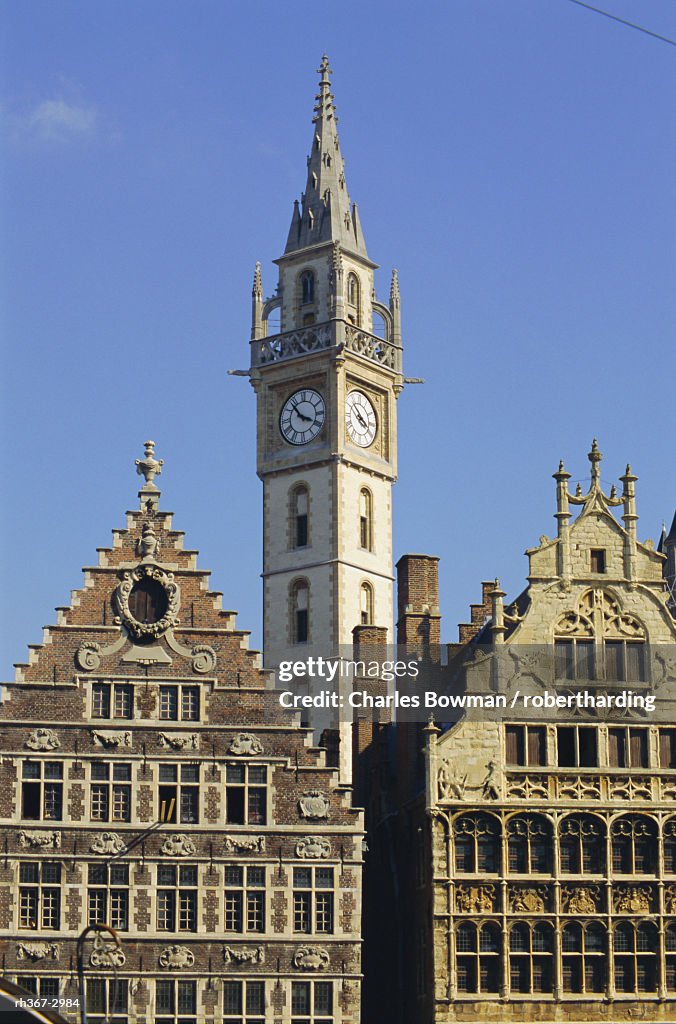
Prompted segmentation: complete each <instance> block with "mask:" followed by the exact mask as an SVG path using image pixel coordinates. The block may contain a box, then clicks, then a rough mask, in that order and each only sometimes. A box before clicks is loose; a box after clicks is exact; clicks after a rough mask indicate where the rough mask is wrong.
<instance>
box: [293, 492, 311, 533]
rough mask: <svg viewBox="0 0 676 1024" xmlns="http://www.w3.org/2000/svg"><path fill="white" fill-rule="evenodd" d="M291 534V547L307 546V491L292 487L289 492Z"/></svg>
mask: <svg viewBox="0 0 676 1024" xmlns="http://www.w3.org/2000/svg"><path fill="white" fill-rule="evenodd" d="M291 534H292V547H294V548H306V547H307V546H308V536H309V535H308V489H307V487H305V486H303V487H294V489H293V490H292V492H291Z"/></svg>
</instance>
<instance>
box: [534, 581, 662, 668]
mask: <svg viewBox="0 0 676 1024" xmlns="http://www.w3.org/2000/svg"><path fill="white" fill-rule="evenodd" d="M554 663H555V675H556V678H557V679H579V680H583V679H606V680H608V681H610V682H645V681H646V680H647V678H648V675H647V672H648V668H647V659H646V635H645V630H644V629H643V627H642V626H641V624H640V623H639V622H638V621H637V619H635V618H634V617H633V616H631V615H627V614H626V613H624V612H623V611H622V609H621V607H620V604H619V602H618V601H617V600H616V599H615V598H614V597H613V596H612V595H611V594H609V593H608V592H607V591H605V590H587V591H585V593H584V594H583V595H582V596H581V598H580V600H579V601H578V603H577V607H576V609H575V611H570V612H566V613H565V614H564V615H562V616H561V618H560V619H559V621H558V622H557V624H556V627H555V630H554Z"/></svg>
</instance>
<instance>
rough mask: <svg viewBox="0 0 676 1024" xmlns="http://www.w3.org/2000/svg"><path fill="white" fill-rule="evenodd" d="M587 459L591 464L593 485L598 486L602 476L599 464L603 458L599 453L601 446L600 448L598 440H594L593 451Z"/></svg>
mask: <svg viewBox="0 0 676 1024" xmlns="http://www.w3.org/2000/svg"><path fill="white" fill-rule="evenodd" d="M587 458H588V459H589V461H590V462H591V476H592V485H593V484H598V482H599V479H600V475H601V471H600V468H599V462H600V461H601V459H602V458H603V456H602V455H601V452H600V451H599V446H598V442H597V440H596V438H594V439H593V441H592V446H591V451H590V452H589V454H588V455H587Z"/></svg>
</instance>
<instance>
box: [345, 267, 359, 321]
mask: <svg viewBox="0 0 676 1024" xmlns="http://www.w3.org/2000/svg"><path fill="white" fill-rule="evenodd" d="M360 296H361V292H360V287H359V278H358V277H357V275H356V274H348V276H347V319H348V320H349V321H350V323H353V324H355V325H357V326H359V322H360V320H361V309H360Z"/></svg>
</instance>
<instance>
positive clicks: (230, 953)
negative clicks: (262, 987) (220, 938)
mask: <svg viewBox="0 0 676 1024" xmlns="http://www.w3.org/2000/svg"><path fill="white" fill-rule="evenodd" d="M223 959H224V961H225V963H226V964H230V963H233V961H234V963H236V964H262V963H264V962H265V948H264V947H263V946H223Z"/></svg>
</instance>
